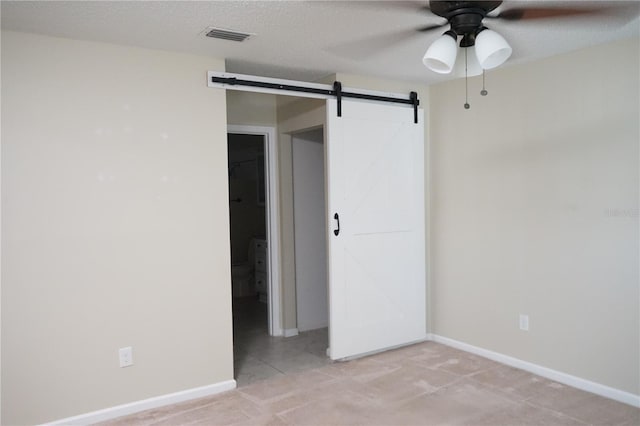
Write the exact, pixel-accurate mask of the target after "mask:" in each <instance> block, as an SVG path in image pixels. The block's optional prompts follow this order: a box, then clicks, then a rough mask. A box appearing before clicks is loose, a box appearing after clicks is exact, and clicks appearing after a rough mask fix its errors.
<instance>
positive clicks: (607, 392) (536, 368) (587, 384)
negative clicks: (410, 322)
mask: <svg viewBox="0 0 640 426" xmlns="http://www.w3.org/2000/svg"><path fill="white" fill-rule="evenodd" d="M428 337H429V340H432V341H434V342H437V343H442V344H443V345H447V346H451V347H453V348H456V349H460V350H463V351H465V352H470V353H472V354H476V355H480V356H483V357H485V358H489V359H492V360H494V361H497V362H500V363H502V364H506V365H509V366H511V367H515V368H519V369H521V370H525V371H528V372H530V373H533V374H537V375H538V376H542V377H546V378H547V379H551V380H554V381H556V382H559V383H563V384H565V385H569V386H573V387H574V388H578V389H582V390H584V391H587V392H591V393H594V394H596V395H600V396H604V397H605V398H610V399H613V400H616V401H619V402H623V403H625V404H629V405H633V406H634V407H639V408H640V395H635V394H632V393H630V392H625V391H622V390H620V389H616V388H612V387H610V386H606V385H603V384H600V383H596V382H592V381H590V380H586V379H583V378H580V377H576V376H572V375H570V374H567V373H563V372H561V371H557V370H552V369H551V368H547V367H543V366H541V365H538V364H533V363H531V362H528V361H523V360H521V359H518V358H513V357H511V356H508V355H503V354H501V353H498V352H493V351H490V350H488V349H483V348H479V347H477V346H473V345H470V344H468V343H464V342H460V341H458V340H454V339H449V338H448V337H443V336H438V335H437V334H429V335H428Z"/></svg>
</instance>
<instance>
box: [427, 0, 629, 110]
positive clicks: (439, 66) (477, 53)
mask: <svg viewBox="0 0 640 426" xmlns="http://www.w3.org/2000/svg"><path fill="white" fill-rule="evenodd" d="M502 3H503V2H502V1H437V0H431V1H430V2H429V6H428V7H425V9H427V10H428V11H430V12H431V13H433V14H434V15H437V16H440V17H442V18H444V19H445V20H446V21H445V22H443V23H442V24H437V25H429V26H426V27H422V28H418V29H417V30H418V31H431V30H435V29H438V28H442V27H445V26H449V29H448V30H447V31H445V32H444V34H443V35H442V36H441V37H440V38H438V39H436V40H435V41H434V42H433V43H432V44H431V45H430V46H429V48H428V49H427V51H426V53H425V55H424V57H423V60H422V61H423V63H424V65H425V66H426V67H427V68H429V69H430V70H432V71H434V72H436V73H440V74H449V73H451V72H453V73H454V74H456V75H458V76H464V77H465V78H466V77H469V76H474V75H479V74H483V87H482V91H481V92H480V93H481V94H482V95H483V96H485V95H487V93H488V92H487V90H486V89H485V87H484V71H485V70H488V69H492V68H495V67H498V66H500V65H501V64H503V63H504V62H505V61H506V60H507V59H509V57H510V56H511V53H512V48H511V46H510V45H509V43H508V42H507V41H506V40H505V39H504V38H503V37H502V36H501V35H500V34H498V33H497V32H495V31H493V30H490V29H489V28H488V27H487V26H485V24H484V21H485V20H495V21H497V20H508V21H519V20H532V19H544V18H567V17H572V16H578V15H594V14H599V13H606V12H607V9H610V8H613V7H616V6H617V7H620V5H619V4H618V5H616V3H617V2H610V3H609V5H602V4H600V5H598V7H595V6H594V4H593V3H592V4H591V5H589V4H587V5H586V6H585V4H584V3H583V4H582V5H580V4H574V5H572V6H571V7H537V6H530V7H527V6H519V7H514V8H509V9H505V10H502V11H499V12H498V13H495V11H496V9H498V7H499V6H501V5H502ZM520 4H521V5H522V4H523V3H520ZM458 39H460V43H459V46H460V49H458ZM464 107H465V108H466V109H469V103H468V102H465V104H464Z"/></svg>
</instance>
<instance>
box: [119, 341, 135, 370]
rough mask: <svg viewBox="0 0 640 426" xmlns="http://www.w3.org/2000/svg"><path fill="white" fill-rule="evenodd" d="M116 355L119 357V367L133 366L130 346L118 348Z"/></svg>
mask: <svg viewBox="0 0 640 426" xmlns="http://www.w3.org/2000/svg"><path fill="white" fill-rule="evenodd" d="M118 354H119V355H120V367H129V366H132V365H133V348H132V347H131V346H127V347H126V348H120V350H119V351H118Z"/></svg>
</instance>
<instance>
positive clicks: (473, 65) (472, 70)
mask: <svg viewBox="0 0 640 426" xmlns="http://www.w3.org/2000/svg"><path fill="white" fill-rule="evenodd" d="M465 53H466V55H467V58H466V60H465V57H464V55H465ZM465 68H466V71H467V72H466V73H465ZM480 74H482V67H481V66H480V62H478V57H477V56H476V51H475V49H474V48H473V47H461V48H460V49H458V56H457V57H456V64H455V65H454V66H453V75H454V76H456V77H464V76H465V75H466V76H468V77H475V76H476V75H480Z"/></svg>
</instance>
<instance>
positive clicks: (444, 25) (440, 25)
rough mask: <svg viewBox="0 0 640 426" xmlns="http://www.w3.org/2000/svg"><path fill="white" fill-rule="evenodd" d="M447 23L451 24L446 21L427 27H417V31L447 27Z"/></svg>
mask: <svg viewBox="0 0 640 426" xmlns="http://www.w3.org/2000/svg"><path fill="white" fill-rule="evenodd" d="M447 25H449V23H448V22H444V23H442V24H433V25H427V26H426V27H420V28H416V31H419V32H425V31H431V30H436V29H438V28H442V27H446V26H447Z"/></svg>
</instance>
